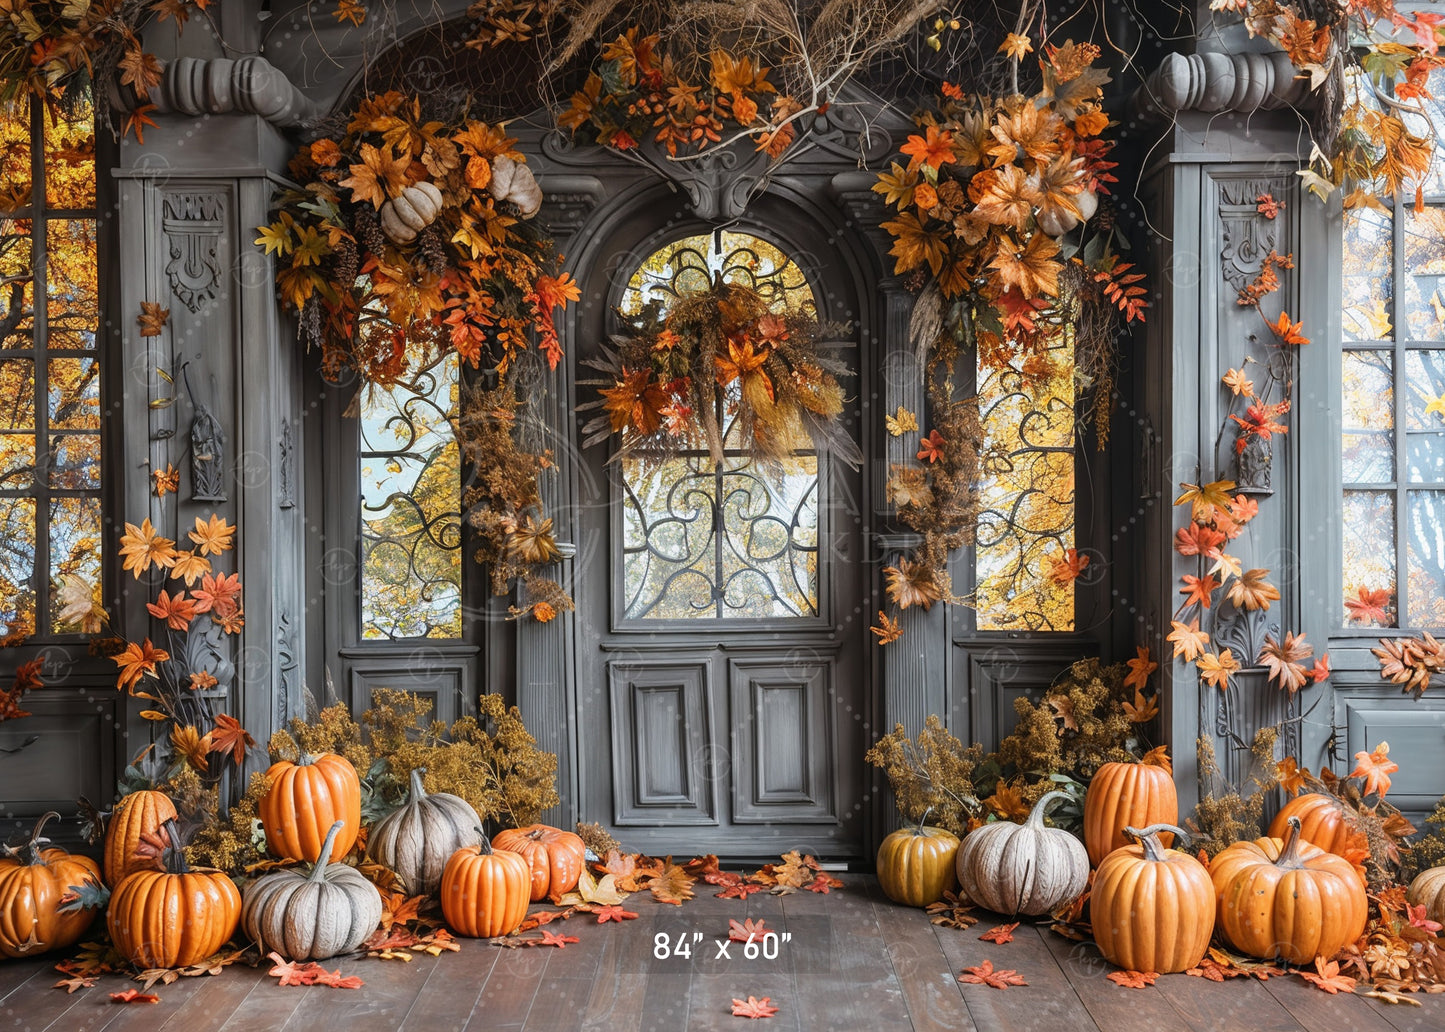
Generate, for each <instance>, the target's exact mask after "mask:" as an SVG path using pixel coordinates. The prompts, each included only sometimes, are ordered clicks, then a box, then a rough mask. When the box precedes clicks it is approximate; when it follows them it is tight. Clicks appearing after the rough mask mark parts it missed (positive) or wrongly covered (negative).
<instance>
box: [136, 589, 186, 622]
mask: <svg viewBox="0 0 1445 1032" xmlns="http://www.w3.org/2000/svg"><path fill="white" fill-rule="evenodd" d="M146 610H147V611H148V612H149V613H150V614H151V616H153V617H155V618H156V619H157V620H164V621H165V622H166V626H167V627H169V628H170V629H171V630H173V631H184V630H185V629H186V628H188V627H190V626H191V620H192V619H193V618H194V617H195V615H196V604H195V602H194V601H193V600H192V599H189V598H186V593H185V592H184V591H182V592H179V593H177V594H176V596H175V597H174V598H172V597H171V596H170V595H168V594H167V593H166V592H165V591H164V590H162V591H161V593H160V594H159V595H157V596H156V600H155V601H154V602H147V603H146Z"/></svg>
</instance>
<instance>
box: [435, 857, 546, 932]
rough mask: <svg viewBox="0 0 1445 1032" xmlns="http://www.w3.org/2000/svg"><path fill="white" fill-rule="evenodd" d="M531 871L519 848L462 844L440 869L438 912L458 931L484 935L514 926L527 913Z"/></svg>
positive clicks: (512, 930) (513, 929) (505, 930)
mask: <svg viewBox="0 0 1445 1032" xmlns="http://www.w3.org/2000/svg"><path fill="white" fill-rule="evenodd" d="M531 883H532V871H531V869H530V868H529V867H528V866H527V861H525V860H523V859H522V857H521V854H519V853H513V852H510V851H508V850H505V849H501V850H496V851H493V850H492V844H491V842H490V841H488V839H487V837H486V835H483V836H482V841H481V844H480V845H476V846H463V847H462V848H461V849H458V850H457V851H456V852H455V853H453V854H452V858H451V859H450V860H448V861H447V866H446V870H444V871H443V872H442V893H441V895H442V916H443V917H444V918H446V922H447V927H448V928H450V929H451V930H452V931H454V932H456V933H457V934H459V935H470V936H472V937H473V938H476V939H490V938H492V937H493V936H496V935H508V934H510V933H512V932H514V931H516V930H517V926H518V925H520V924H521V923H522V918H524V917H526V916H527V903H528V896H529V895H530V886H531Z"/></svg>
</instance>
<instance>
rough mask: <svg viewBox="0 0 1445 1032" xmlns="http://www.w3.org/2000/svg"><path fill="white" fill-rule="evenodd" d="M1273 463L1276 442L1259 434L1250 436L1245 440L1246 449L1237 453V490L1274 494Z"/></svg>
mask: <svg viewBox="0 0 1445 1032" xmlns="http://www.w3.org/2000/svg"><path fill="white" fill-rule="evenodd" d="M1273 465H1274V443H1273V442H1272V441H1266V440H1265V439H1264V438H1262V437H1258V436H1256V437H1251V438H1249V439H1248V440H1246V441H1245V442H1244V451H1241V452H1236V453H1235V457H1234V480H1235V484H1234V488H1235V490H1236V491H1239V492H1240V493H1241V494H1252V495H1272V494H1274V483H1273V481H1272V479H1271V473H1272V469H1273Z"/></svg>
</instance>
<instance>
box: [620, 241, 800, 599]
mask: <svg viewBox="0 0 1445 1032" xmlns="http://www.w3.org/2000/svg"><path fill="white" fill-rule="evenodd" d="M717 277H721V278H722V279H723V280H724V281H726V282H729V283H737V284H740V285H743V286H747V287H749V288H751V289H753V290H756V291H757V292H758V293H760V294H761V295H762V296H763V297H764V298H766V299H768V301H769V302H770V304H771V305H772V306H773V308H774V310H775V311H782V310H785V309H801V310H804V311H809V312H811V311H813V310H814V309H815V307H816V302H815V298H814V295H813V289H812V287H811V286H810V285H809V283H808V280H807V277H806V276H805V275H804V273H803V270H802V269H801V268H800V267H799V265H798V264H797V262H796V261H794V260H793V259H792V258H791V257H790V256H788V255H787V254H786V253H784V252H783V251H782V250H780V249H779V248H778V247H777V246H776V245H774V244H772V243H770V242H769V241H767V240H764V239H763V238H762V237H759V236H755V235H753V234H750V233H742V232H731V231H723V230H719V231H717V232H714V233H710V234H700V235H694V236H687V237H683V238H680V239H673V240H671V241H669V242H668V243H666V244H664V245H663V246H661V247H659V248H657V249H656V250H655V251H653V252H652V253H651V254H649V255H648V256H647V258H645V259H644V260H643V261H642V263H641V264H640V265H638V266H637V267H636V269H634V270H633V272H632V275H631V277H630V278H629V279H628V282H627V286H626V288H625V289H624V291H623V293H622V296H621V299H620V301H619V303H618V305H617V310H618V312H619V314H620V316H621V317H622V318H623V319H624V320H625V319H626V318H628V317H629V316H636V315H638V314H639V313H641V312H643V311H644V310H645V309H647V308H648V307H649V306H652V307H657V308H661V309H662V310H664V311H665V310H666V309H667V308H668V307H669V306H670V305H671V304H672V303H674V302H675V301H676V300H677V299H678V298H679V297H680V296H683V295H686V294H688V293H691V292H694V291H700V290H704V289H706V288H707V286H708V285H709V284H710V283H712V282H714V281H715V279H716V278H717ZM736 389H737V388H736V386H733V387H732V388H729V389H727V390H725V389H721V388H720V389H719V390H718V391H717V397H716V405H717V422H718V425H719V426H721V427H723V428H724V441H723V443H724V449H723V458H722V461H720V462H717V461H714V460H713V459H712V457H711V456H710V455H709V453H708V452H707V451H706V450H705V449H704V450H696V451H685V452H682V453H680V454H678V455H677V456H676V457H673V458H670V459H667V460H666V461H663V462H656V461H649V460H644V459H633V458H629V459H624V460H622V462H621V475H620V477H619V482H620V492H621V499H620V500H621V513H622V518H621V534H620V537H621V541H620V563H619V565H620V570H621V577H620V578H619V582H618V585H617V590H618V592H619V594H618V595H617V596H615V598H616V611H617V615H618V616H619V617H620V619H621V620H622V621H624V622H627V621H634V620H688V621H697V620H778V619H789V618H800V619H816V618H817V617H818V614H819V599H820V590H821V578H822V576H823V570H822V568H821V566H820V563H819V553H818V542H819V535H820V526H819V522H820V516H819V504H818V499H819V494H820V475H821V474H820V467H819V456H818V454H817V453H816V452H814V451H800V452H796V453H795V454H794V455H793V457H792V459H791V460H790V461H788V462H786V463H784V464H783V466H782V467H781V468H778V469H764V468H761V467H759V466H758V465H757V464H756V463H754V462H753V461H752V460H750V459H749V458H748V457H747V455H746V454H745V453H744V451H743V449H742V448H741V446H740V445H741V441H740V440H739V439H738V428H737V426H736V423H735V421H734V420H733V419H732V418H731V417H732V416H733V414H734V411H733V410H734V409H735V394H733V393H730V392H735V391H736Z"/></svg>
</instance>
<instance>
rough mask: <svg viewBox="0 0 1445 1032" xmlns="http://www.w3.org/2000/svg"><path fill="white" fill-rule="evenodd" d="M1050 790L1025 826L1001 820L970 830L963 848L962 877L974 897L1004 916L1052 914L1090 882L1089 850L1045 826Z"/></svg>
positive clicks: (1051, 796) (1054, 794)
mask: <svg viewBox="0 0 1445 1032" xmlns="http://www.w3.org/2000/svg"><path fill="white" fill-rule="evenodd" d="M1068 798H1069V794H1068V793H1067V792H1049V793H1048V794H1047V795H1045V796H1044V797H1043V798H1042V799H1040V800H1039V801H1038V802H1037V803H1035V804H1034V808H1033V811H1032V812H1031V813H1030V814H1029V819H1028V820H1027V821H1025V822H1024V823H1023V824H1014V823H1013V822H1011V821H999V822H998V823H996V824H985V825H984V826H983V827H982V828H979V829H978V830H976V831H973V832H970V833H969V834H968V835H967V836H966V837H965V838H964V840H963V845H962V846H960V847H959V849H958V881H959V883H960V884H961V885H962V886H963V891H964V893H965V894H966V895H967V896H968V898H969V899H971V900H973V901H974V902H975V903H977V904H979V905H980V906H983V907H986V908H988V909H989V910H992V911H995V912H997V913H1000V914H1030V915H1033V914H1047V913H1048V912H1049V911H1051V910H1053V909H1054V908H1055V907H1057V906H1058V905H1059V904H1060V903H1067V902H1068V901H1069V900H1072V899H1075V898H1077V897H1078V895H1079V893H1081V892H1083V891H1084V888H1085V886H1087V885H1088V884H1089V854H1088V851H1087V850H1085V849H1084V844H1083V843H1082V842H1080V841H1079V840H1078V839H1077V838H1075V837H1074V836H1073V835H1070V834H1069V833H1068V832H1067V831H1063V830H1061V829H1059V828H1046V827H1044V811H1045V810H1046V809H1048V807H1049V806H1050V804H1052V803H1053V802H1054V801H1055V800H1059V799H1068Z"/></svg>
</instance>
